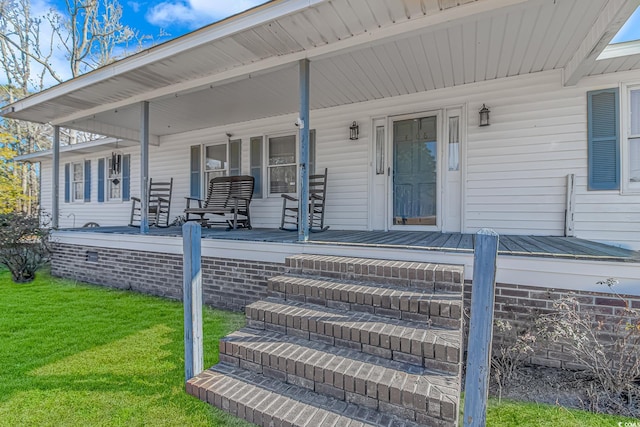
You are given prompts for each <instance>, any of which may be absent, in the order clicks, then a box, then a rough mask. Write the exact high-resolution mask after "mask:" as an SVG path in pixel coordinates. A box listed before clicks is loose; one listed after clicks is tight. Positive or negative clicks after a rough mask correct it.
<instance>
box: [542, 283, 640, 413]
mask: <svg viewBox="0 0 640 427" xmlns="http://www.w3.org/2000/svg"><path fill="white" fill-rule="evenodd" d="M598 283H599V284H603V285H607V286H608V287H609V288H611V289H612V290H613V286H614V285H615V284H617V281H616V280H615V279H607V280H606V281H602V282H598ZM613 293H614V295H615V296H616V298H618V299H619V300H620V301H622V302H623V303H624V304H623V307H622V308H621V313H620V314H619V315H618V316H616V317H615V318H607V317H605V316H597V315H596V313H594V312H593V311H590V310H589V309H588V308H587V307H581V305H580V302H579V301H578V300H577V299H576V298H575V297H573V296H566V297H564V298H562V299H560V300H558V301H557V302H556V303H554V308H555V309H556V312H555V313H552V314H549V315H546V316H543V317H541V318H540V322H539V327H540V332H541V334H542V335H543V336H544V337H546V338H548V339H550V340H551V341H554V342H559V343H562V344H563V346H564V347H565V348H566V350H565V351H566V352H568V353H569V354H571V355H572V356H573V357H574V359H575V361H576V363H578V364H579V365H581V366H583V367H584V368H583V369H584V373H585V374H587V376H588V377H589V378H591V379H593V380H594V381H595V387H594V386H592V387H591V392H590V393H589V395H590V398H591V405H590V406H591V410H593V411H595V412H597V411H598V407H599V406H601V405H606V406H609V407H612V406H615V407H616V412H618V413H621V414H623V413H626V414H628V415H632V416H634V415H637V413H636V412H637V408H635V402H637V400H638V399H639V398H640V351H639V348H640V312H639V311H638V310H636V309H633V308H631V307H630V306H629V303H628V301H627V300H625V299H624V298H623V297H622V296H621V295H619V294H618V293H617V292H615V291H614V292H613ZM609 319H611V320H609Z"/></svg>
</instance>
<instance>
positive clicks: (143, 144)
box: [140, 101, 149, 234]
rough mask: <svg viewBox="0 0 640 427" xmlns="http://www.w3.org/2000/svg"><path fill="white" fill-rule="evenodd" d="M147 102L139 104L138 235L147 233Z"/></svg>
mask: <svg viewBox="0 0 640 427" xmlns="http://www.w3.org/2000/svg"><path fill="white" fill-rule="evenodd" d="M148 183H149V102H148V101H142V102H141V103H140V234H148V233H149V195H148V194H147V193H148V191H149V190H148V188H149V184H148Z"/></svg>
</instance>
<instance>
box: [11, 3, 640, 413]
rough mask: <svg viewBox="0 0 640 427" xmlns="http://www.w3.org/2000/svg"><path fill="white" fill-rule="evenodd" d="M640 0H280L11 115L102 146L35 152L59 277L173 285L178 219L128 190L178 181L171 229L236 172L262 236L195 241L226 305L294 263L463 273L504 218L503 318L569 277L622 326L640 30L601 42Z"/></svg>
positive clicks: (630, 285)
mask: <svg viewBox="0 0 640 427" xmlns="http://www.w3.org/2000/svg"><path fill="white" fill-rule="evenodd" d="M639 5H640V1H638V0H633V1H629V0H477V1H471V0H457V1H453V0H281V1H278V0H276V1H271V2H268V3H266V4H264V5H262V6H259V7H257V8H254V9H251V10H249V11H247V12H245V13H242V14H239V15H236V16H233V17H231V18H229V19H226V20H224V21H221V22H218V23H216V24H213V25H210V26H207V27H204V28H202V29H200V30H197V31H195V32H193V33H190V34H187V35H185V36H183V37H180V38H178V39H176V40H172V41H170V42H167V43H164V44H162V45H159V46H155V47H153V48H150V49H148V50H145V51H143V52H140V53H138V54H136V55H134V56H131V57H129V58H126V59H123V60H121V61H118V62H116V63H114V64H111V65H108V66H105V67H103V68H100V69H98V70H95V71H93V72H90V73H88V74H86V75H83V76H80V77H77V78H75V79H73V80H70V81H68V82H65V83H62V84H60V85H58V86H55V87H52V88H50V89H48V90H45V91H43V92H41V93H38V94H35V95H32V96H30V97H28V98H26V99H23V100H21V101H18V102H16V103H14V104H12V105H9V106H7V107H5V108H4V109H3V110H2V116H4V117H7V118H14V119H19V120H29V121H34V122H40V123H51V124H52V125H54V126H55V127H56V129H59V127H65V128H71V129H77V130H82V131H89V132H93V133H97V134H101V135H105V136H107V138H106V139H103V140H97V141H93V142H90V143H86V144H77V145H73V146H63V147H62V148H60V147H59V141H58V140H57V141H55V144H54V149H53V150H52V151H51V152H42V153H33V154H29V155H25V156H22V158H21V160H23V161H37V162H40V163H41V171H42V183H41V185H42V200H41V205H42V207H43V208H44V209H45V210H47V211H50V212H52V213H53V215H54V224H55V225H56V226H58V227H59V230H58V231H56V232H55V233H54V238H55V239H56V241H57V249H56V253H55V254H54V259H53V263H52V271H53V273H54V274H57V275H61V276H67V277H74V278H77V279H81V280H87V281H91V282H94V283H100V284H105V285H109V286H117V287H125V288H132V289H138V290H142V291H146V292H152V293H156V294H161V295H166V296H171V297H180V295H181V288H180V285H179V284H180V281H181V261H180V254H181V253H182V241H181V238H180V230H179V229H177V228H169V229H162V230H158V229H154V228H152V229H151V230H147V229H146V228H145V227H144V226H143V227H141V228H140V230H138V229H134V228H129V227H127V224H128V223H129V215H130V209H131V202H130V198H131V197H132V196H140V195H141V194H143V193H144V192H145V191H146V188H147V184H148V180H149V178H153V179H154V180H157V179H161V180H167V179H169V178H173V183H174V188H173V200H172V203H171V217H172V218H175V217H178V216H180V215H181V214H182V213H183V210H184V207H185V203H184V199H183V197H185V196H202V195H203V194H204V192H205V188H206V183H207V182H208V181H209V179H210V178H211V177H214V176H219V175H238V174H244V175H252V176H253V177H254V178H255V181H256V191H255V193H254V198H253V200H252V202H251V217H252V223H253V227H254V229H253V230H235V231H229V232H225V231H215V230H214V231H210V232H207V233H205V234H206V237H208V238H205V239H203V241H202V254H203V257H204V260H205V261H203V262H204V267H203V281H204V286H205V300H206V301H207V302H209V303H211V304H214V305H218V306H222V307H229V308H236V309H238V308H242V307H244V306H245V305H247V304H249V303H252V302H253V301H256V300H258V299H260V298H261V297H262V296H264V295H265V294H266V287H267V285H266V279H267V278H268V277H272V276H274V275H276V274H279V273H280V272H282V271H284V270H285V269H286V268H285V264H284V263H285V258H287V257H291V256H294V255H297V254H311V255H324V256H347V257H362V258H376V259H382V260H393V261H400V262H416V261H422V262H429V263H444V264H455V265H461V266H463V267H464V273H463V277H462V279H463V280H464V279H466V281H467V282H470V281H471V279H472V269H471V268H470V267H472V264H473V254H472V247H473V242H472V240H473V237H472V233H475V232H477V231H478V230H479V229H482V228H492V229H493V230H495V231H497V232H498V233H499V234H500V235H501V249H500V252H499V254H500V256H499V258H498V272H497V281H498V287H497V298H496V315H497V316H501V317H504V318H508V319H511V320H514V321H519V320H521V321H522V322H526V321H527V320H526V319H528V317H527V316H529V315H531V314H532V313H534V312H537V311H539V310H542V311H544V310H549V309H550V308H551V307H552V303H553V300H554V299H556V298H558V297H559V295H560V294H561V293H562V292H566V291H568V290H572V291H574V292H577V293H579V294H580V295H581V296H582V297H583V301H585V304H587V305H592V306H595V307H598V309H599V312H600V313H602V315H604V316H607V315H615V313H617V311H616V309H615V306H616V304H618V303H619V301H617V300H613V299H611V298H608V297H607V296H608V292H609V290H608V289H606V288H605V287H603V286H602V285H599V284H597V282H600V281H603V280H606V279H607V278H612V277H615V278H617V279H618V280H619V282H620V283H619V285H618V287H617V291H618V292H620V293H623V294H627V295H626V296H625V298H626V301H627V302H628V304H630V305H631V306H634V307H640V299H639V298H638V297H637V296H638V295H640V252H638V251H640V42H627V43H623V44H619V45H609V42H610V41H611V39H612V38H613V37H614V35H615V34H616V32H617V31H618V30H619V29H620V27H621V26H622V25H623V24H624V23H625V22H626V20H627V19H628V18H629V16H630V15H631V14H632V13H633V12H634V10H636V8H637V7H638V6H639ZM485 108H486V109H485ZM486 110H489V117H488V122H487V123H481V111H483V112H486ZM356 130H357V133H358V135H357V137H356V135H354V134H352V132H355V131H356ZM58 135H59V132H58ZM307 149H308V150H309V160H308V161H307V160H306V159H303V158H301V156H300V153H301V152H302V151H303V150H307ZM114 161H116V162H118V163H119V167H113V163H114ZM302 165H304V167H300V166H302ZM324 168H327V169H328V171H329V172H328V186H327V206H326V218H325V222H326V224H327V225H329V226H330V230H329V231H326V232H324V233H318V234H314V235H313V236H311V237H310V238H309V240H308V241H307V237H308V236H306V235H305V233H304V232H301V233H300V236H296V235H295V234H294V233H287V232H284V231H279V230H277V227H278V226H279V224H280V217H281V208H282V198H281V194H282V193H281V192H282V191H286V192H288V193H297V192H299V191H303V190H304V189H305V188H306V187H307V182H306V180H305V179H304V177H305V175H304V174H302V173H298V170H311V171H313V170H316V171H319V170H324ZM283 181H284V184H285V185H283ZM143 199H144V198H143ZM87 222H96V223H99V224H100V226H101V227H99V228H95V229H94V228H92V229H88V230H87V229H85V230H84V231H82V232H81V231H79V230H77V228H78V227H80V226H81V225H83V224H85V223H87ZM299 240H301V241H299ZM292 262H293V261H287V263H288V264H287V266H290V265H292V264H291V263H292ZM287 268H288V267H287ZM452 271H458V270H455V269H454V270H452ZM399 274H401V273H399ZM452 274H453V273H452ZM451 277H455V274H453V275H452V276H451ZM227 348H228V347H227ZM532 361H533V362H534V363H541V364H547V365H551V366H561V365H564V364H566V359H562V358H561V357H560V358H558V356H557V354H555V353H553V352H552V351H548V352H543V354H538V355H537V356H536V358H534V359H532ZM192 392H193V391H192ZM194 393H196V394H197V393H198V392H197V391H195V392H194ZM347 400H348V399H347ZM438 405H440V404H438ZM444 407H445V406H442V408H444ZM380 408H382V406H380ZM390 408H391V409H393V407H390ZM438 408H440V406H438ZM447 410H448V409H447ZM443 411H444V409H443ZM442 414H444V412H443V413H442ZM442 414H440V415H441V416H442V417H444V418H442V419H441V421H442V420H443V419H445V418H446V417H447V416H449V415H451V414H449V415H446V414H445V415H446V416H445V415H442ZM440 415H439V416H440ZM413 416H414V418H412V419H415V420H417V419H419V416H418V415H416V414H413ZM454 418H455V417H454ZM446 420H448V421H446ZM446 420H445V421H446V422H449V421H451V419H450V418H446ZM443 422H444V421H443ZM445 424H446V423H445Z"/></svg>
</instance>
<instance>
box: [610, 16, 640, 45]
mask: <svg viewBox="0 0 640 427" xmlns="http://www.w3.org/2000/svg"><path fill="white" fill-rule="evenodd" d="M632 40H640V7H639V8H637V9H636V11H635V12H634V13H633V15H631V17H630V18H629V20H628V21H627V22H626V23H625V24H624V25H623V26H622V28H621V29H620V31H618V34H616V36H615V37H614V38H613V40H611V44H613V43H622V42H628V41H632Z"/></svg>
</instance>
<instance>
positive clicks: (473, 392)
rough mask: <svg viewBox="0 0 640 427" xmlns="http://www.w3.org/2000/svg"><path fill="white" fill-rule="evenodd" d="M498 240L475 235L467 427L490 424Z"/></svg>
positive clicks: (495, 236) (487, 234) (486, 234)
mask: <svg viewBox="0 0 640 427" xmlns="http://www.w3.org/2000/svg"><path fill="white" fill-rule="evenodd" d="M498 239H499V238H498V233H496V232H495V231H493V230H489V229H482V230H480V231H478V233H477V234H476V240H475V250H474V254H473V282H472V288H471V319H470V321H469V340H468V341H469V342H468V344H467V349H468V350H467V371H466V373H467V374H466V378H465V385H464V416H463V418H464V420H463V425H464V427H472V426H484V425H486V423H487V422H486V421H487V398H488V395H489V373H490V370H491V341H492V339H493V307H494V304H495V288H496V260H497V257H498Z"/></svg>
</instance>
